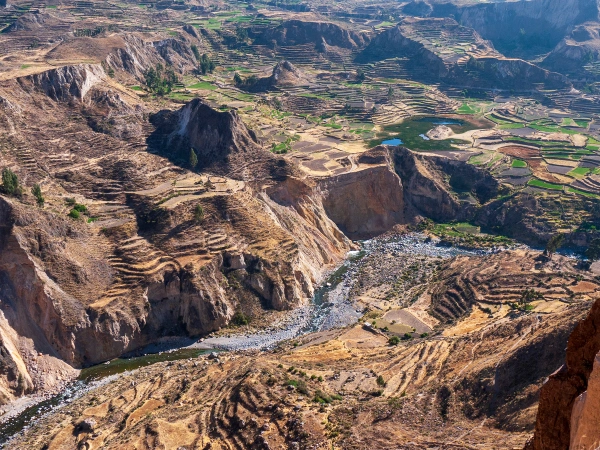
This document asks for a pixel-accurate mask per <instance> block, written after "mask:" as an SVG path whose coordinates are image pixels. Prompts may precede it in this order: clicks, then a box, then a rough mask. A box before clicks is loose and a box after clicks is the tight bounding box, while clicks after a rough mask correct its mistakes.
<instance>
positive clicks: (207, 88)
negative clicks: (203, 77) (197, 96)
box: [188, 81, 217, 91]
mask: <svg viewBox="0 0 600 450" xmlns="http://www.w3.org/2000/svg"><path fill="white" fill-rule="evenodd" d="M188 88H189V89H204V90H205V91H214V90H215V89H217V88H216V86H215V85H214V84H211V83H209V82H208V81H200V82H198V83H195V84H192V85H190V86H188Z"/></svg>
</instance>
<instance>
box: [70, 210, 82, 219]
mask: <svg viewBox="0 0 600 450" xmlns="http://www.w3.org/2000/svg"><path fill="white" fill-rule="evenodd" d="M69 217H71V218H73V219H79V217H80V215H79V211H77V210H76V209H72V210H71V211H70V212H69Z"/></svg>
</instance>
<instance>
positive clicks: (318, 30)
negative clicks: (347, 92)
mask: <svg viewBox="0 0 600 450" xmlns="http://www.w3.org/2000/svg"><path fill="white" fill-rule="evenodd" d="M368 42H369V38H368V36H367V35H366V34H363V33H358V32H356V31H352V30H348V29H346V28H343V27H342V26H340V25H338V24H335V23H331V22H312V21H302V20H287V21H285V22H283V23H282V24H281V25H279V26H278V27H276V28H272V29H268V30H266V31H265V32H264V33H262V34H260V35H259V36H257V43H263V44H267V45H285V46H291V45H304V44H315V45H322V44H323V43H324V44H325V45H328V46H332V47H340V48H345V49H356V48H361V47H363V46H364V45H366V44H367V43H368Z"/></svg>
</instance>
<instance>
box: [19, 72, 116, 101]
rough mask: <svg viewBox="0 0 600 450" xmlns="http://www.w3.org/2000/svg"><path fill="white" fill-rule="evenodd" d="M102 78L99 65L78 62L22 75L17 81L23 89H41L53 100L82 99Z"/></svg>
mask: <svg viewBox="0 0 600 450" xmlns="http://www.w3.org/2000/svg"><path fill="white" fill-rule="evenodd" d="M104 78H105V74H104V70H103V69H102V67H101V66H100V65H94V64H80V65H77V66H63V67H60V68H58V69H53V70H49V71H46V72H42V73H39V74H35V75H30V76H27V77H22V78H19V79H18V81H19V84H20V85H21V87H22V88H23V89H24V90H29V91H30V90H31V89H32V88H36V89H41V90H42V91H43V92H44V93H45V94H46V95H47V96H48V97H50V98H51V99H53V100H60V101H69V100H74V99H76V100H79V101H82V100H83V98H84V97H85V96H86V95H87V93H88V92H89V91H90V90H91V89H92V88H93V87H94V86H95V85H97V84H99V83H100V82H102V80H103V79H104Z"/></svg>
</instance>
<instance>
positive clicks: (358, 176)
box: [321, 149, 410, 239]
mask: <svg viewBox="0 0 600 450" xmlns="http://www.w3.org/2000/svg"><path fill="white" fill-rule="evenodd" d="M371 155H373V156H378V158H377V159H376V161H382V162H383V164H378V165H373V166H372V167H369V165H368V164H364V162H365V161H370V160H372V156H371ZM361 160H362V161H363V167H362V170H359V171H355V172H351V173H348V174H344V175H338V176H335V177H331V178H329V179H327V180H326V181H324V182H323V183H322V184H321V192H322V193H323V194H322V195H323V197H324V201H323V206H324V207H325V211H326V212H327V215H328V216H329V217H330V218H331V219H332V220H333V221H334V222H335V223H336V224H337V225H338V226H339V227H340V229H341V230H342V231H343V232H344V233H345V234H346V235H347V236H349V237H350V238H352V239H368V238H371V237H373V236H377V235H379V234H382V233H384V232H386V231H388V230H389V229H390V228H392V227H393V226H394V225H396V224H399V223H408V222H409V221H410V216H409V214H408V213H407V212H406V211H405V209H406V208H405V203H404V189H403V186H402V181H401V180H400V178H399V177H398V175H397V174H396V173H395V172H394V169H393V168H392V166H391V161H390V158H389V155H388V153H387V151H386V150H379V151H378V150H377V149H375V150H372V151H371V152H369V154H368V155H366V156H363V157H362V159H361ZM361 160H359V162H360V161H361Z"/></svg>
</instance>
